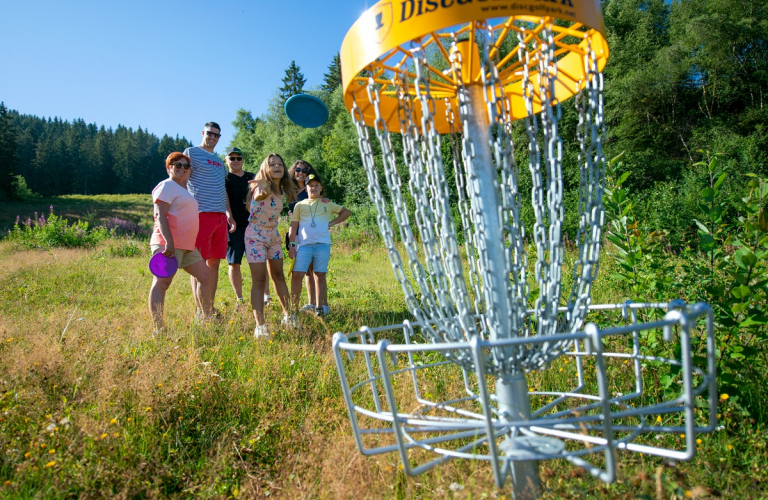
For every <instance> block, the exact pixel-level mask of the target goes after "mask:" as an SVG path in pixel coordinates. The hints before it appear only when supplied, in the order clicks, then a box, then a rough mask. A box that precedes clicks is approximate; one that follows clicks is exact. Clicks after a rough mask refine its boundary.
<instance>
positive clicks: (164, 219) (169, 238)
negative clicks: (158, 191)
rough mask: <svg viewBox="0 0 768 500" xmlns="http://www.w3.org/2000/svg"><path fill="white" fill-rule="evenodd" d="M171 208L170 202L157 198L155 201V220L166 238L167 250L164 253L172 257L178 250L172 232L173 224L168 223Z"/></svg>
mask: <svg viewBox="0 0 768 500" xmlns="http://www.w3.org/2000/svg"><path fill="white" fill-rule="evenodd" d="M170 208H171V204H170V203H166V202H164V201H160V200H157V201H156V202H155V220H156V221H157V225H158V227H159V229H160V236H162V237H163V239H164V240H165V250H163V255H165V256H166V257H170V256H172V255H173V252H174V251H175V250H176V248H175V246H174V244H173V234H171V226H170V224H168V210H169V209H170Z"/></svg>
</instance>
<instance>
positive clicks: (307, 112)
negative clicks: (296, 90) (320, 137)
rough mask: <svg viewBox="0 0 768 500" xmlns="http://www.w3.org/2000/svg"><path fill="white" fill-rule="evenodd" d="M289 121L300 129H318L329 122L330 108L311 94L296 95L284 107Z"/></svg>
mask: <svg viewBox="0 0 768 500" xmlns="http://www.w3.org/2000/svg"><path fill="white" fill-rule="evenodd" d="M283 109H284V110H285V114H286V116H287V117H288V119H289V120H291V121H292V122H293V123H295V124H296V125H298V126H300V127H304V128H317V127H319V126H320V125H322V124H323V123H325V121H326V120H328V107H327V106H326V105H325V103H324V102H323V101H321V100H320V99H318V98H317V97H315V96H313V95H309V94H296V95H295V96H293V97H291V98H290V99H288V100H287V101H285V106H284V107H283Z"/></svg>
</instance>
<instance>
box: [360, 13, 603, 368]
mask: <svg viewBox="0 0 768 500" xmlns="http://www.w3.org/2000/svg"><path fill="white" fill-rule="evenodd" d="M473 30H475V31H473V33H472V36H471V37H470V39H475V40H477V43H478V48H479V49H480V51H479V53H480V55H481V68H482V71H481V74H482V85H483V91H484V92H483V95H484V96H485V109H483V110H472V109H470V108H469V106H470V102H469V100H468V97H467V96H468V95H469V94H468V93H467V92H466V91H467V88H466V87H465V85H464V83H463V82H464V80H463V78H462V69H463V68H462V64H463V61H462V55H461V52H460V51H459V50H457V47H456V46H457V39H456V35H455V34H454V35H453V40H452V41H453V47H452V50H451V54H450V64H451V69H452V71H453V76H454V79H455V82H456V85H457V104H458V109H454V108H453V107H452V103H451V101H450V100H447V104H448V105H447V107H446V108H447V111H446V113H447V116H446V119H447V120H448V123H449V124H450V126H451V134H450V135H449V137H448V140H449V141H450V147H451V151H452V153H453V168H454V173H455V179H456V191H457V192H456V194H457V198H458V212H459V217H460V219H461V226H462V229H461V231H462V232H463V236H464V250H465V252H466V259H465V261H463V260H462V256H461V253H460V251H459V244H458V234H457V228H456V223H455V221H454V219H453V214H452V212H451V191H450V190H449V189H448V184H447V176H446V174H445V170H444V166H443V160H444V159H443V153H442V150H441V138H440V136H439V135H438V133H437V129H436V127H435V121H434V120H435V102H434V98H433V97H432V93H431V90H430V78H429V75H430V73H429V72H430V71H431V69H430V67H429V65H428V63H427V51H426V50H425V48H424V47H423V46H422V45H421V42H420V41H419V40H417V41H414V42H412V47H411V50H410V55H411V61H410V62H411V63H412V67H411V68H409V69H410V70H411V73H410V75H413V74H415V78H412V77H411V76H409V73H407V72H406V71H405V69H404V70H403V71H402V72H400V73H396V74H393V75H392V81H391V83H392V86H393V87H394V89H395V90H396V95H397V100H398V109H397V113H398V118H399V125H400V133H401V136H402V143H403V160H404V162H405V165H406V167H407V172H408V192H409V194H410V198H411V200H410V201H411V206H412V212H409V210H408V203H406V201H405V198H404V194H405V193H403V191H402V184H403V179H402V177H401V173H400V172H399V171H398V169H397V162H396V157H395V154H394V150H393V148H392V145H391V142H390V141H391V138H390V134H389V131H388V130H387V128H386V125H385V121H384V119H383V118H382V115H381V110H380V97H379V89H378V87H377V84H375V83H374V80H373V78H369V81H368V87H367V91H368V97H369V102H370V103H371V106H372V108H373V110H374V112H375V116H376V119H375V121H374V126H373V129H374V131H375V134H376V136H377V139H378V141H379V143H380V145H381V155H382V156H381V160H382V169H381V171H382V172H383V175H384V178H385V181H386V185H387V188H388V190H389V194H390V196H389V198H390V199H391V203H392V210H393V212H394V215H395V220H396V222H397V225H398V230H399V232H400V237H401V240H402V242H403V248H404V250H405V252H406V260H407V266H408V267H407V271H406V268H405V266H404V262H403V259H402V258H401V256H400V251H399V250H398V248H397V247H396V246H395V242H394V230H393V228H392V225H391V223H390V221H389V219H388V218H387V205H386V203H387V202H386V201H385V197H384V195H383V194H382V191H381V186H380V184H379V170H378V168H377V165H376V161H375V158H374V156H373V150H372V148H371V145H370V138H369V133H368V127H367V126H366V125H365V122H364V119H363V113H362V111H361V110H360V109H359V108H358V106H357V103H356V102H353V107H352V111H351V113H352V118H353V121H354V123H355V127H356V129H357V133H358V138H359V141H358V143H359V147H360V153H361V157H362V158H363V164H364V166H365V168H366V172H367V176H368V181H369V194H370V195H371V198H372V200H373V202H374V204H375V206H376V209H377V211H378V222H379V228H380V230H381V232H382V235H383V237H384V244H385V246H386V248H387V252H388V254H389V257H390V261H391V263H392V267H393V269H394V271H395V276H396V278H397V280H398V282H399V283H400V284H401V286H402V288H403V293H404V295H405V300H406V305H407V306H408V308H409V310H410V311H411V312H412V313H413V315H414V317H415V319H416V320H417V321H419V322H420V323H421V325H422V331H423V332H424V333H425V334H426V335H427V336H428V337H430V338H431V339H432V340H433V341H435V342H460V341H467V340H469V339H471V338H472V337H473V336H475V335H479V336H481V338H489V337H494V336H493V335H491V333H492V332H496V333H495V334H494V335H495V337H496V338H509V337H515V336H530V335H534V334H535V335H543V336H549V335H554V334H558V333H564V332H573V331H576V330H578V329H580V328H581V327H582V326H583V321H584V317H585V314H586V311H587V306H588V305H589V303H590V302H589V300H590V299H589V294H590V291H591V285H592V282H593V281H594V279H595V277H596V274H597V268H598V267H597V266H598V255H599V250H600V239H601V235H602V224H603V221H604V211H603V206H602V194H603V186H602V183H603V180H604V177H605V160H604V158H603V152H602V144H603V137H604V128H605V123H604V118H603V103H602V90H603V89H602V75H601V74H600V72H599V71H598V69H597V65H596V57H595V54H594V52H593V51H592V49H591V47H588V50H587V55H586V56H585V59H584V64H585V70H586V81H585V82H584V84H585V90H584V92H583V93H582V94H580V95H579V96H577V109H578V110H579V125H578V136H577V137H578V140H579V145H580V152H579V172H580V179H581V183H580V189H579V230H578V233H577V236H576V238H577V242H578V246H579V255H578V258H577V260H576V262H575V263H574V268H573V283H574V284H573V287H572V288H571V290H570V295H569V297H568V300H567V304H568V311H567V313H566V314H565V317H564V318H563V317H562V316H561V315H560V314H559V313H558V306H559V305H560V301H561V299H562V297H561V294H562V290H561V287H562V274H561V273H562V267H563V262H564V246H563V241H562V223H563V220H564V203H563V181H562V179H563V175H562V141H561V139H560V137H559V134H558V123H559V120H560V117H561V109H560V103H559V102H558V100H557V99H556V97H555V82H556V80H557V66H556V60H555V42H554V34H553V30H552V26H551V24H550V25H549V26H545V27H543V29H542V30H540V32H539V33H538V34H537V35H536V36H534V37H532V39H531V40H529V41H528V42H526V41H525V40H526V36H527V34H526V33H525V30H522V31H523V32H522V33H518V37H519V40H518V41H519V43H518V49H517V50H518V59H519V61H520V63H521V68H522V91H523V97H524V101H525V106H526V110H527V112H528V116H527V117H526V119H525V129H526V133H527V136H528V140H529V148H528V153H529V154H528V163H529V169H530V171H531V177H532V181H533V182H532V183H533V187H532V191H531V196H532V205H533V211H534V216H535V223H534V226H533V231H532V232H533V241H534V245H535V249H536V263H535V278H536V282H537V284H538V288H539V295H538V297H537V298H536V301H535V305H534V308H533V314H531V313H530V312H528V310H527V307H528V300H529V298H530V288H529V284H528V278H527V273H526V268H527V252H526V245H525V234H526V232H525V228H524V227H523V224H522V219H521V214H522V203H521V194H520V192H519V187H518V182H519V181H518V179H519V171H518V167H517V163H516V161H515V156H514V145H513V143H512V139H511V118H510V110H509V101H508V99H507V98H506V96H505V93H504V92H505V89H504V85H503V84H502V82H501V81H500V80H499V71H498V68H497V60H498V54H497V55H495V56H494V60H491V58H490V57H489V53H488V45H489V43H490V42H491V41H492V40H493V37H494V32H493V29H492V28H491V27H489V26H488V25H486V24H485V23H477V24H476V25H473ZM438 43H439V42H438ZM405 66H406V65H403V67H404V68H405ZM531 69H535V70H536V71H535V74H532V73H531ZM536 99H538V100H539V101H540V104H541V110H540V112H539V113H538V119H537V116H536V115H535V114H534V102H535V100H536ZM457 111H458V113H457ZM472 112H483V113H487V118H488V123H489V129H488V132H489V139H488V144H480V143H477V142H476V138H475V137H471V136H470V134H468V133H467V130H468V128H469V127H468V123H467V119H468V117H469V116H470V115H471V114H472ZM457 118H458V119H459V120H460V121H461V129H462V133H461V134H462V135H461V141H458V133H459V132H458V129H459V127H458V125H457V122H456V119H457ZM482 142H484V141H482ZM476 148H490V151H491V158H492V159H491V161H492V162H493V168H494V171H495V172H496V176H494V178H493V179H492V184H489V186H490V185H492V186H493V189H494V190H495V191H496V195H497V196H498V198H497V200H498V210H499V216H500V218H499V220H500V221H501V223H500V226H501V227H485V224H486V223H485V219H484V217H483V216H482V215H483V214H482V210H483V207H485V206H487V205H488V203H487V199H488V197H489V196H494V194H493V193H487V192H483V193H481V192H479V189H478V186H479V184H478V183H477V179H478V178H477V176H476V172H477V170H476V167H478V165H475V162H476V161H478V160H477V158H478V157H477V149H476ZM459 158H460V159H459ZM486 178H487V176H486ZM484 199H485V200H484ZM484 201H485V203H484ZM410 214H412V216H411V215H410ZM417 234H418V237H417V236H416V235H417ZM491 236H492V237H493V238H496V237H498V238H501V239H502V241H503V242H504V254H503V255H504V262H503V263H499V262H495V260H494V262H493V263H492V262H491V261H490V260H489V254H488V251H489V250H488V248H486V244H487V243H486V242H492V241H493V239H492V238H491ZM488 238H491V239H488ZM500 264H501V268H500V269H501V270H502V272H504V273H506V275H507V276H508V277H509V280H508V286H507V288H506V295H507V298H508V299H509V301H508V304H509V310H504V311H499V310H496V307H494V305H493V304H494V300H493V297H492V295H491V289H490V285H489V283H491V281H492V279H493V276H491V274H490V273H492V272H493V271H492V269H497V271H496V272H498V269H499V268H498V266H499V265H500ZM465 265H466V266H467V268H468V269H467V270H466V275H465V269H464V266H465ZM416 290H418V295H417V292H416ZM502 314H503V315H504V317H502V316H501V315H502ZM501 325H506V327H502V326H501ZM504 328H506V331H502V330H503V329H504ZM532 329H535V332H534V331H532ZM499 333H501V336H499ZM570 345H571V343H570V342H569V341H558V342H545V343H542V344H537V345H535V346H534V345H528V346H526V347H517V348H506V349H492V350H491V351H490V352H489V353H488V354H487V355H488V357H489V360H488V361H489V362H488V363H485V365H486V371H487V372H488V373H489V374H492V375H499V374H513V373H520V372H524V371H530V370H538V369H542V368H545V367H546V366H547V365H548V364H549V363H550V362H551V360H552V359H554V358H555V357H557V356H560V355H561V354H562V353H563V352H564V351H565V350H566V349H568V348H570ZM446 357H447V358H448V359H450V360H452V361H454V362H457V363H459V364H461V365H463V366H465V367H467V368H469V369H474V367H473V364H474V361H473V360H472V359H470V357H469V356H466V355H464V354H457V353H456V352H453V353H451V352H449V353H446Z"/></svg>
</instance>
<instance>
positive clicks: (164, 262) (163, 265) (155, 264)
mask: <svg viewBox="0 0 768 500" xmlns="http://www.w3.org/2000/svg"><path fill="white" fill-rule="evenodd" d="M178 268H179V262H178V261H177V260H176V257H173V256H171V257H166V256H165V255H163V254H162V253H156V254H155V255H153V256H152V258H151V259H149V270H150V271H151V272H152V274H154V275H155V276H157V277H158V278H168V277H170V276H173V275H174V274H176V270H177V269H178Z"/></svg>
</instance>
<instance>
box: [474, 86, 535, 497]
mask: <svg viewBox="0 0 768 500" xmlns="http://www.w3.org/2000/svg"><path fill="white" fill-rule="evenodd" d="M464 89H465V90H464V92H465V93H466V94H465V96H464V97H465V99H466V100H465V102H466V103H467V104H468V106H467V108H468V109H465V114H464V119H465V124H466V130H465V131H464V133H465V134H467V136H468V137H470V138H471V139H472V148H473V151H472V153H473V155H474V156H473V157H472V161H471V162H470V164H471V167H470V168H471V169H472V174H473V175H472V180H473V184H474V186H473V189H474V194H475V196H474V197H473V198H474V199H473V201H474V203H477V204H478V207H477V209H476V211H477V214H478V219H479V221H478V222H479V224H478V226H479V227H477V228H475V229H476V231H477V233H478V240H479V241H478V248H479V249H480V250H481V251H482V250H483V247H484V249H485V254H486V255H487V260H486V262H487V269H485V276H484V285H485V287H486V288H488V289H489V290H490V293H489V297H488V299H489V303H488V306H489V307H493V308H494V309H495V311H496V313H497V319H498V329H497V328H496V326H494V325H493V324H492V325H490V337H491V339H492V340H497V339H498V340H500V339H507V338H510V337H511V336H513V332H512V331H511V327H510V320H509V315H510V314H512V312H511V306H510V302H509V295H508V293H507V290H508V288H509V275H508V273H507V270H506V266H505V264H504V263H505V259H506V257H505V252H506V249H505V246H504V238H503V235H502V232H501V228H502V221H501V209H500V207H501V199H500V193H499V191H498V189H497V187H496V186H497V185H498V182H497V180H496V176H497V173H496V167H495V166H494V164H493V161H492V158H491V146H490V140H489V139H490V136H489V123H488V113H487V111H486V103H485V97H484V96H483V92H485V87H484V86H483V85H467V86H466V87H464ZM508 354H510V355H511V352H510V353H508ZM496 397H497V401H498V405H499V413H500V416H501V418H502V419H503V420H504V421H506V422H510V423H511V422H517V421H527V420H529V419H530V417H531V404H530V399H529V396H528V382H527V381H526V379H525V375H524V374H518V375H511V376H504V377H500V378H499V379H498V380H497V381H496ZM489 418H490V416H489ZM514 438H515V436H514V435H508V436H507V438H506V439H505V443H503V444H502V448H507V449H511V448H515V447H516V446H515V439H514ZM511 463H512V492H513V495H514V498H515V500H535V499H536V498H537V497H538V496H539V492H540V487H539V478H538V471H537V464H536V462H535V461H528V462H511Z"/></svg>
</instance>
